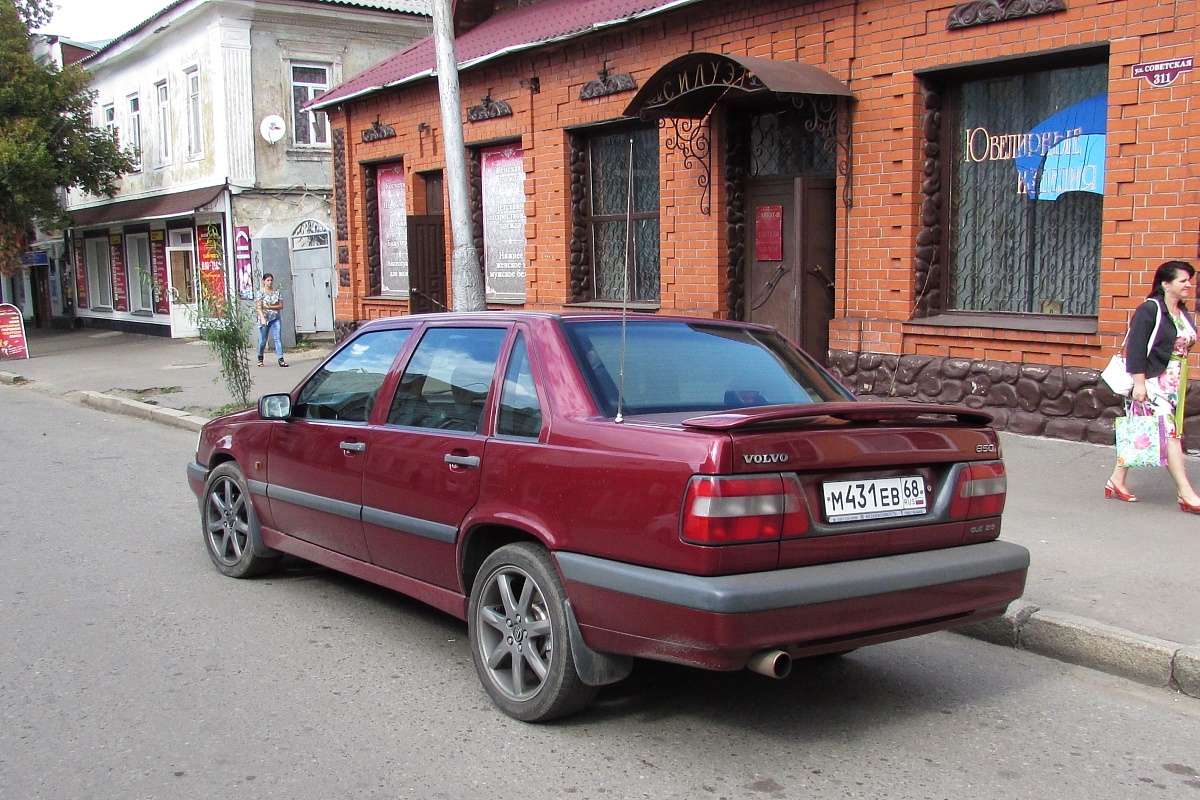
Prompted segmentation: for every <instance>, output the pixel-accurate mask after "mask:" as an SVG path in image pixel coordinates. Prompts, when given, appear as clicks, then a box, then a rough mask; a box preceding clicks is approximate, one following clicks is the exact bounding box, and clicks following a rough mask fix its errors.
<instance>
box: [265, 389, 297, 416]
mask: <svg viewBox="0 0 1200 800" xmlns="http://www.w3.org/2000/svg"><path fill="white" fill-rule="evenodd" d="M258 416H259V417H261V418H262V419H291V418H292V397H291V395H287V394H264V395H263V396H262V397H260V398H259V400H258Z"/></svg>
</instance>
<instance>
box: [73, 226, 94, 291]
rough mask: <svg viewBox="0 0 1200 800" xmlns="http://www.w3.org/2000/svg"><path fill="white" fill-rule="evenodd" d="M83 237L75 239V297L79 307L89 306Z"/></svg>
mask: <svg viewBox="0 0 1200 800" xmlns="http://www.w3.org/2000/svg"><path fill="white" fill-rule="evenodd" d="M83 248H84V245H83V239H76V240H75V299H76V303H77V304H78V307H79V308H91V306H89V305H88V290H87V256H86V255H85V253H84V249H83Z"/></svg>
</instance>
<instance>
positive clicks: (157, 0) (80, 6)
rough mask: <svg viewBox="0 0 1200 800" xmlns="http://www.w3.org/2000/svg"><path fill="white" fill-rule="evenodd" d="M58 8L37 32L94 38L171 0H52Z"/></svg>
mask: <svg viewBox="0 0 1200 800" xmlns="http://www.w3.org/2000/svg"><path fill="white" fill-rule="evenodd" d="M53 2H54V3H55V5H57V6H58V10H57V11H55V12H54V16H53V17H51V18H50V22H49V24H47V25H46V26H45V27H43V28H39V29H38V31H37V32H38V33H49V34H54V35H56V36H62V37H63V38H66V39H74V40H75V41H77V42H94V41H97V40H101V39H113V38H116V37H117V36H120V35H121V34H122V33H125V32H126V31H128V30H129V29H130V28H132V27H134V26H135V25H137V24H138V23H139V22H143V21H145V20H146V19H147V18H149V17H152V16H154V14H156V13H157V12H159V11H161V10H162V9H164V8H166V7H167V6H169V5H171V3H172V2H174V0H53Z"/></svg>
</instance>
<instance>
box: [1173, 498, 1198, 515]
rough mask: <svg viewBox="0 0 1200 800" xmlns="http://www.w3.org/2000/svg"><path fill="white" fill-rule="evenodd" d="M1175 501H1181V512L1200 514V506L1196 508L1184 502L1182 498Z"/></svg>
mask: <svg viewBox="0 0 1200 800" xmlns="http://www.w3.org/2000/svg"><path fill="white" fill-rule="evenodd" d="M1175 499H1176V500H1178V501H1179V510H1180V511H1182V512H1184V513H1185V514H1200V506H1194V505H1192V504H1191V503H1185V502H1183V498H1182V497H1176V498H1175Z"/></svg>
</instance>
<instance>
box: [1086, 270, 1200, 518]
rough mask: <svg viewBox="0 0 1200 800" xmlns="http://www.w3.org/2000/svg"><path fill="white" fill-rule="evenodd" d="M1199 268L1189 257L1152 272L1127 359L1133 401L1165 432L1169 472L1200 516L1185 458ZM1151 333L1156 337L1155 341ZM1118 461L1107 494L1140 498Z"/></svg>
mask: <svg viewBox="0 0 1200 800" xmlns="http://www.w3.org/2000/svg"><path fill="white" fill-rule="evenodd" d="M1195 275H1196V270H1195V268H1194V267H1192V265H1191V264H1189V263H1187V262H1186V261H1167V262H1165V263H1163V264H1162V265H1161V266H1159V268H1158V269H1157V270H1155V272H1154V288H1153V289H1152V290H1151V292H1150V294H1149V295H1148V296H1147V299H1146V302H1144V303H1142V304H1141V305H1140V306H1138V308H1137V310H1136V311H1134V312H1133V317H1132V318H1131V319H1130V321H1129V333H1128V334H1127V336H1126V337H1125V340H1126V349H1125V363H1126V366H1127V368H1128V369H1129V374H1130V375H1131V376H1133V391H1132V392H1131V395H1130V399H1131V400H1132V401H1133V402H1135V403H1149V405H1150V407H1151V408H1152V409H1153V412H1154V415H1155V416H1157V417H1159V418H1160V419H1161V424H1162V426H1163V431H1164V433H1165V434H1166V451H1167V471H1168V472H1170V473H1171V477H1172V478H1174V480H1175V491H1176V494H1177V495H1178V497H1179V508H1180V510H1181V511H1185V512H1190V513H1192V514H1200V495H1198V494H1196V490H1195V489H1193V488H1192V484H1191V483H1190V482H1189V481H1188V476H1187V470H1186V468H1185V466H1184V460H1183V407H1184V401H1185V399H1186V397H1187V372H1188V363H1187V356H1188V350H1190V349H1191V347H1192V345H1194V344H1195V343H1196V326H1195V325H1194V324H1193V323H1192V320H1191V319H1190V318H1189V316H1188V310H1187V306H1186V305H1185V304H1184V300H1185V299H1186V298H1187V297H1188V296H1189V295H1190V294H1191V293H1192V288H1193V286H1192V279H1193V278H1194V277H1195ZM1151 336H1153V337H1154V341H1153V342H1152V341H1151V340H1150V339H1151ZM1128 473H1129V468H1128V467H1123V466H1121V465H1120V463H1118V464H1117V466H1116V467H1114V468H1113V472H1112V477H1110V478H1109V479H1108V483H1106V484H1105V485H1104V496H1105V497H1107V498H1110V499H1111V498H1113V497H1115V498H1116V499H1118V500H1124V501H1125V502H1127V503H1136V502H1137V497H1135V496H1134V495H1133V493H1132V492H1130V491H1129V487H1128V486H1127V485H1126V483H1125V478H1126V476H1127V475H1128Z"/></svg>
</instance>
